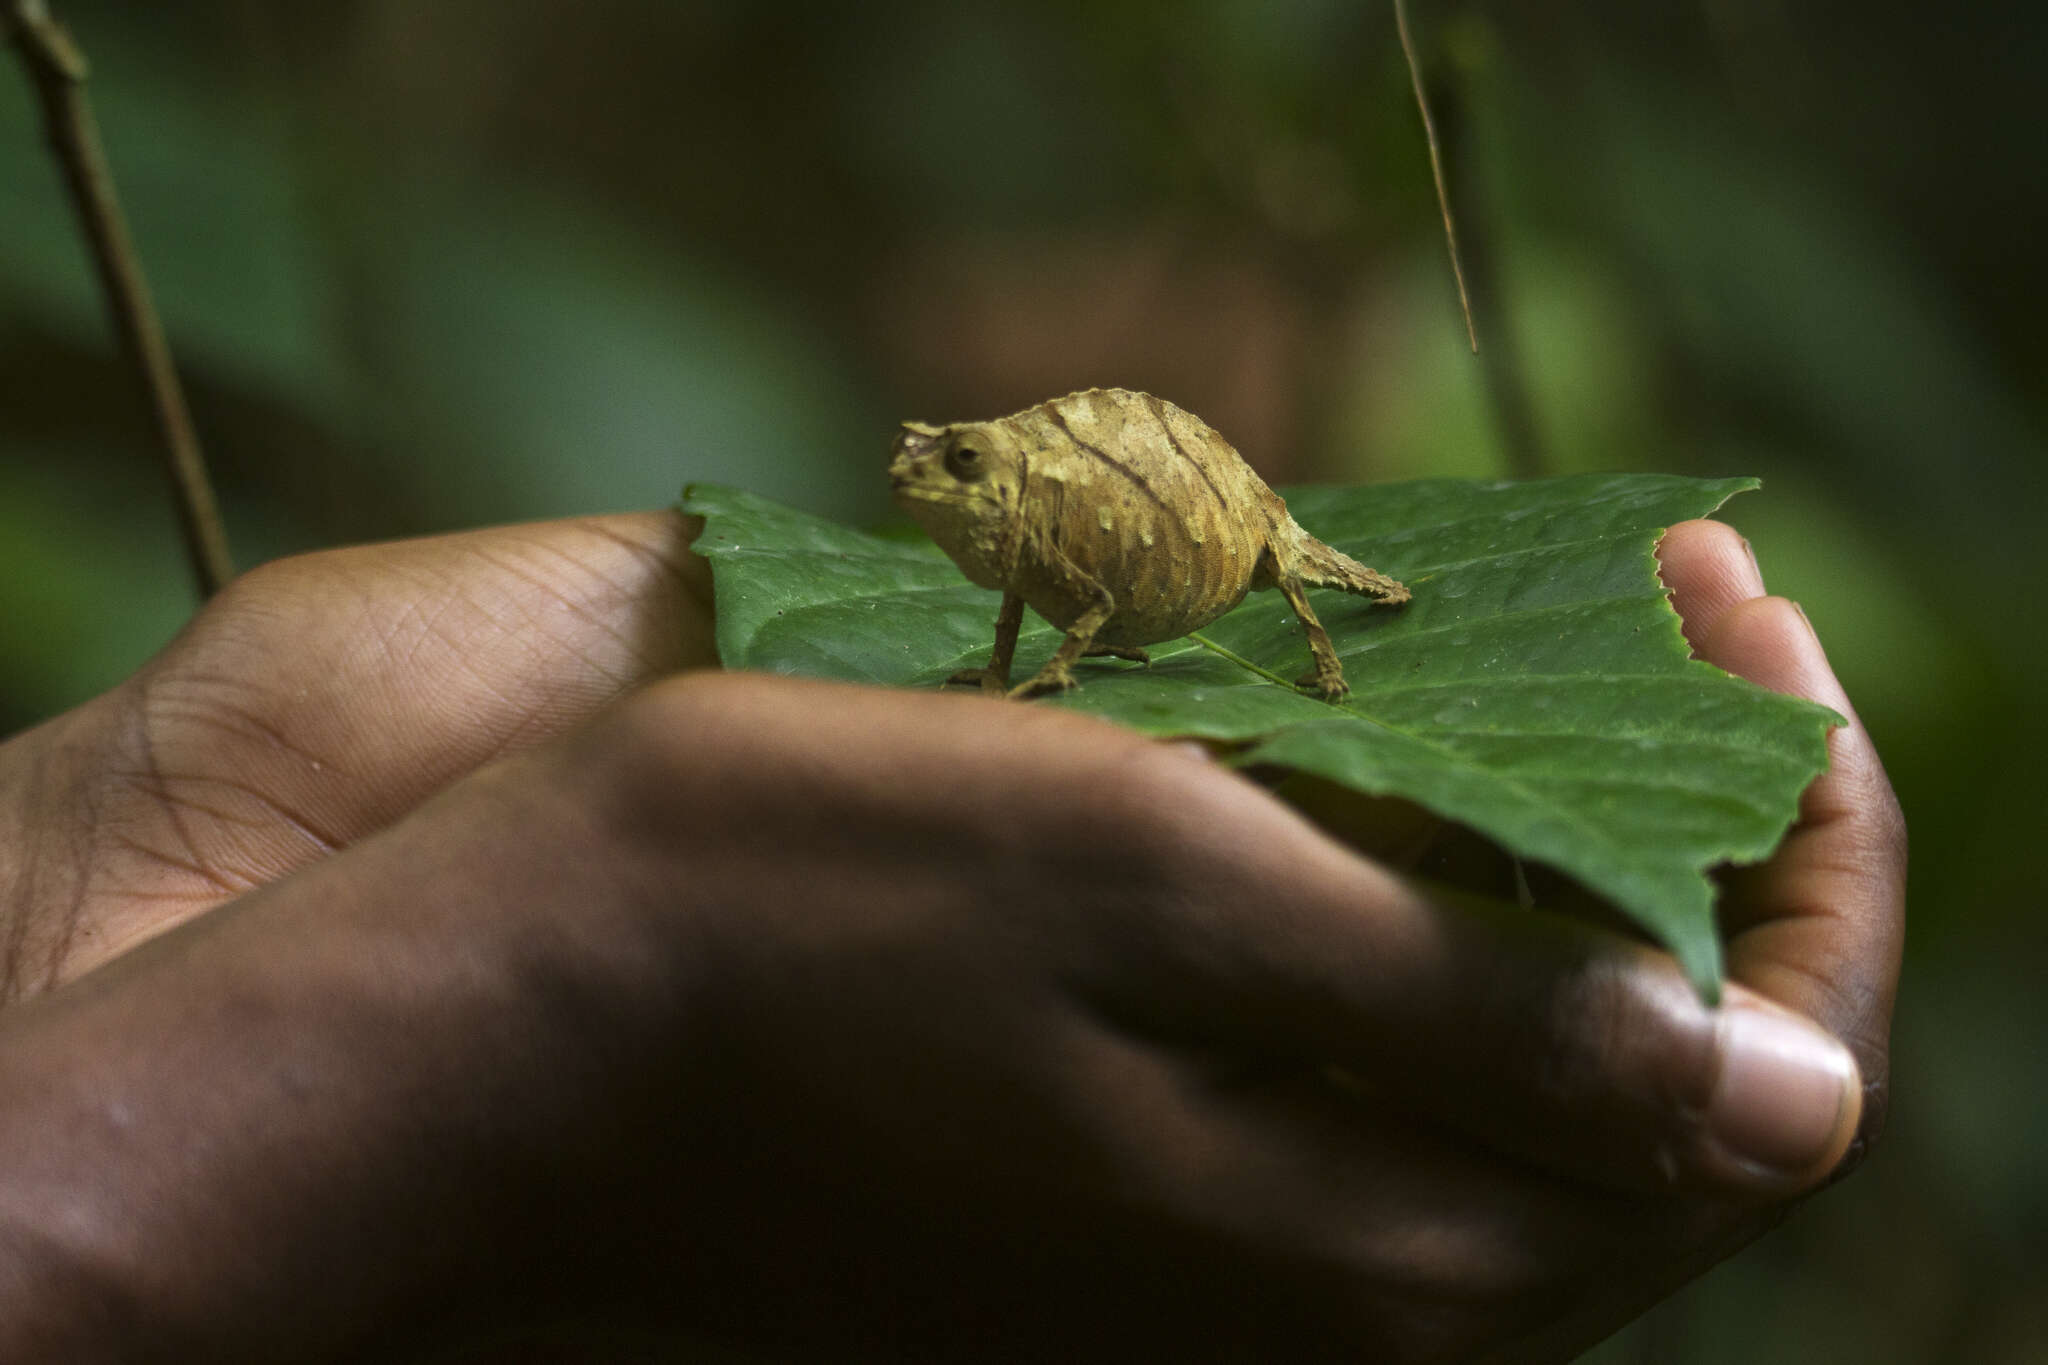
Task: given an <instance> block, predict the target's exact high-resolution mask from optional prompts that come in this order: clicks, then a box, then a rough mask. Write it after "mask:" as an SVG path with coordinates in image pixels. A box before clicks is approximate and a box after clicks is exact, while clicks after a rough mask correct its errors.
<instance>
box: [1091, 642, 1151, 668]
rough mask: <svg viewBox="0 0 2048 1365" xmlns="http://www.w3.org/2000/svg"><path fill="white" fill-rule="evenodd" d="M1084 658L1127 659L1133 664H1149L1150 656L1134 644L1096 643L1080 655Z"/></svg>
mask: <svg viewBox="0 0 2048 1365" xmlns="http://www.w3.org/2000/svg"><path fill="white" fill-rule="evenodd" d="M1081 657H1082V658H1084V659H1129V660H1130V661H1131V662H1132V663H1134V664H1149V663H1151V662H1152V656H1151V655H1150V654H1148V653H1146V652H1145V651H1144V650H1142V649H1139V648H1138V647H1137V646H1136V645H1096V646H1094V647H1093V648H1091V649H1089V650H1088V652H1087V653H1085V654H1083V655H1082V656H1081Z"/></svg>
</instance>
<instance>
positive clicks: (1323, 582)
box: [1295, 527, 1408, 605]
mask: <svg viewBox="0 0 2048 1365" xmlns="http://www.w3.org/2000/svg"><path fill="white" fill-rule="evenodd" d="M1295 529H1296V533H1297V534H1298V535H1299V536H1300V540H1299V541H1298V542H1297V543H1296V544H1297V558H1296V560H1295V562H1296V564H1297V565H1298V569H1297V572H1299V573H1300V575H1301V581H1302V582H1304V583H1308V584H1311V585H1313V586H1315V587H1318V588H1339V589H1342V590H1343V591H1345V592H1350V593H1357V594H1358V595H1359V596H1360V597H1370V598H1372V599H1374V600H1375V601H1379V602H1385V603H1388V604H1389V605H1395V604H1398V603H1402V602H1406V601H1407V600H1408V589H1407V588H1405V587H1403V586H1402V585H1401V584H1399V583H1397V582H1395V581H1394V580H1393V579H1391V578H1389V577H1387V576H1386V575H1385V574H1383V573H1381V572H1380V571H1379V570H1378V569H1368V568H1367V567H1366V566H1365V565H1363V564H1361V563H1359V562H1358V561H1357V560H1355V559H1353V558H1352V557H1351V556H1350V555H1347V554H1345V553H1344V552H1343V551H1342V550H1338V549H1334V548H1332V547H1331V546H1328V545H1325V544H1323V542H1322V541H1320V540H1317V539H1316V538H1315V537H1314V536H1312V535H1310V534H1309V533H1308V532H1306V531H1303V530H1301V529H1300V528H1299V527H1297V528H1295Z"/></svg>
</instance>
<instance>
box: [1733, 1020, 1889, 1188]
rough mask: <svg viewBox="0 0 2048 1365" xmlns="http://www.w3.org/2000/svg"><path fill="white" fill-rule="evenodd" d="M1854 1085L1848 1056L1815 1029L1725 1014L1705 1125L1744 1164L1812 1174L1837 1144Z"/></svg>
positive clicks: (1854, 1092) (1853, 1070) (1855, 1080)
mask: <svg viewBox="0 0 2048 1365" xmlns="http://www.w3.org/2000/svg"><path fill="white" fill-rule="evenodd" d="M1859 1084H1860V1082H1859V1080H1858V1077H1857V1071H1856V1062H1855V1059H1854V1058H1852V1057H1851V1056H1850V1055H1849V1050H1848V1049H1847V1048H1845V1047H1843V1046H1842V1045H1841V1044H1840V1043H1838V1042H1836V1041H1835V1040H1834V1039H1833V1038H1830V1037H1829V1036H1828V1035H1827V1034H1825V1033H1822V1032H1821V1031H1820V1030H1819V1029H1817V1028H1814V1027H1813V1026H1812V1025H1810V1024H1806V1023H1803V1022H1801V1021H1799V1020H1797V1019H1788V1018H1786V1017H1784V1016H1782V1015H1777V1014H1768V1013H1765V1012H1763V1011H1761V1010H1751V1009H1731V1010H1728V1011H1727V1012H1725V1013H1724V1014H1723V1015H1722V1016H1721V1074H1720V1076H1719V1077H1718V1078H1717V1079H1716V1081H1715V1083H1714V1093H1713V1096H1712V1097H1711V1098H1710V1099H1709V1100H1708V1101H1707V1126H1708V1127H1709V1129H1711V1130H1712V1132H1713V1134H1714V1136H1715V1137H1716V1138H1717V1139H1719V1141H1720V1143H1721V1146H1722V1147H1723V1148H1724V1149H1725V1150H1726V1151H1727V1152H1728V1153H1729V1154H1730V1155H1731V1156H1733V1157H1735V1158H1737V1159H1738V1160H1740V1161H1742V1162H1743V1163H1745V1164H1747V1165H1750V1166H1756V1167H1762V1168H1764V1169H1765V1170H1766V1171H1770V1172H1773V1173H1781V1174H1786V1175H1798V1174H1803V1173H1807V1172H1811V1171H1812V1170H1813V1169H1814V1168H1815V1167H1816V1166H1818V1165H1819V1164H1820V1163H1821V1161H1823V1160H1824V1159H1826V1158H1827V1156H1828V1155H1829V1154H1830V1152H1832V1151H1833V1150H1834V1148H1835V1147H1836V1146H1837V1145H1838V1144H1839V1143H1840V1142H1841V1138H1842V1132H1841V1130H1842V1127H1843V1123H1844V1120H1845V1118H1846V1117H1847V1116H1848V1114H1849V1110H1850V1107H1851V1106H1852V1105H1853V1104H1854V1103H1855V1101H1856V1097H1857V1094H1858V1090H1857V1086H1858V1085H1859Z"/></svg>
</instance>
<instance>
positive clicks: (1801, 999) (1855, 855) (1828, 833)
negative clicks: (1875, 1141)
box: [1704, 597, 1906, 1140]
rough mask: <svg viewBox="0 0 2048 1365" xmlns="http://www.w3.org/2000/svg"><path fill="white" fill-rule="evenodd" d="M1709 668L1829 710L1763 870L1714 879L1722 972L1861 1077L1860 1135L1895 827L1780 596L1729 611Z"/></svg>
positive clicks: (1879, 1066)
mask: <svg viewBox="0 0 2048 1365" xmlns="http://www.w3.org/2000/svg"><path fill="white" fill-rule="evenodd" d="M1704 657H1706V658H1707V659H1708V660H1709V661H1710V662H1713V663H1715V664H1718V665H1719V666H1721V667H1723V668H1726V669H1728V670H1729V671H1730V672H1733V673H1736V674H1739V675H1741V676H1743V677H1746V678H1749V679H1750V680H1752V681H1754V682H1757V683H1760V684H1762V685H1763V686H1765V687H1769V688H1771V689H1773V690H1774V691H1779V692H1786V693H1790V694H1792V695H1794V696H1801V697H1806V698H1808V699H1810V700H1813V701H1818V702H1821V703H1823V704H1824V705H1827V706H1830V707H1833V708H1834V709H1835V710H1836V711H1838V712H1840V713H1841V714H1842V715H1843V716H1844V717H1845V718H1846V719H1847V721H1848V723H1847V724H1846V725H1843V726H1840V727H1838V728H1836V729H1835V730H1833V731H1831V732H1830V733H1829V735H1828V760H1829V762H1828V770H1827V771H1826V772H1825V773H1823V774H1822V775H1821V776H1820V777H1819V778H1817V779H1816V780H1815V781H1814V782H1813V784H1812V785H1811V786H1809V787H1808V788H1807V789H1806V791H1805V793H1804V794H1803V796H1802V797H1801V798H1800V803H1799V817H1798V820H1797V822H1796V823H1795V824H1794V825H1793V827H1792V830H1791V832H1790V833H1789V834H1788V835H1787V836H1786V838H1785V841H1784V843H1783V844H1782V845H1781V846H1780V847H1779V849H1778V851H1777V853H1776V854H1775V855H1774V856H1773V857H1772V858H1771V859H1770V861H1769V862H1767V863H1764V864H1761V865H1759V866H1757V867H1754V868H1746V869H1741V870H1738V871H1736V872H1734V873H1733V874H1731V875H1730V876H1729V877H1728V878H1727V879H1726V886H1725V893H1724V897H1723V901H1724V912H1725V918H1726V922H1727V924H1728V926H1729V929H1730V932H1731V937H1730V941H1729V972H1730V975H1731V976H1732V977H1733V978H1734V979H1735V980H1738V981H1741V982H1743V983H1744V984H1746V985H1749V986H1751V987H1753V988H1754V989H1756V990H1757V991H1759V992H1760V993H1762V994H1764V995H1766V996H1769V997H1770V998H1771V999H1773V1000H1776V1001H1779V1002H1781V1003H1783V1004H1785V1005H1786V1006H1788V1007H1790V1008H1792V1009H1794V1010H1797V1011H1799V1012H1800V1013H1802V1014H1806V1015H1808V1016H1809V1017H1811V1018H1813V1019H1815V1020H1817V1021H1819V1022H1820V1023H1821V1024H1823V1025H1824V1026H1826V1027H1827V1028H1828V1029H1830V1030H1832V1031H1833V1032H1835V1033H1836V1034H1837V1035H1839V1036H1840V1037H1842V1038H1843V1039H1845V1040H1846V1041H1847V1042H1848V1043H1849V1045H1850V1047H1851V1049H1852V1050H1853V1051H1854V1052H1855V1054H1856V1057H1857V1061H1858V1063H1859V1064H1860V1066H1861V1067H1862V1069H1863V1077H1864V1081H1865V1084H1866V1086H1867V1087H1868V1091H1867V1093H1866V1096H1865V1131H1864V1137H1865V1139H1866V1140H1867V1139H1868V1138H1870V1137H1873V1136H1874V1135H1875V1133H1876V1131H1877V1128H1878V1127H1879V1126H1880V1125H1881V1123H1882V1120H1883V1114H1884V1108H1885V1097H1886V1093H1887V1082H1888V1077H1889V1067H1888V1061H1887V1052H1888V1036H1889V1030H1890V1019H1891V1014H1892V1004H1893V997H1894V992H1895V990H1896V987H1897V982H1898V972H1899V958H1900V952H1901V949H1902V945H1903V939H1904V928H1905V887H1906V827H1905V820H1904V817H1903V816H1902V815H1901V813H1900V810H1899V804H1898V798H1897V797H1896V796H1895V795H1894V794H1893V792H1892V788H1891V783H1890V782H1889V781H1888V780H1887V779H1886V777H1885V773H1884V766H1883V764H1882V763H1881V762H1879V760H1878V756H1877V750H1876V748H1875V747H1874V746H1873V745H1872V744H1871V741H1870V735H1869V733H1868V732H1867V731H1866V730H1865V729H1864V728H1863V724H1862V722H1861V721H1860V720H1858V719H1857V717H1856V712H1855V709H1854V708H1853V707H1852V706H1851V705H1850V704H1849V699H1848V697H1847V696H1846V695H1845V694H1844V692H1843V690H1842V687H1841V684H1840V683H1839V682H1837V681H1836V679H1835V675H1834V672H1833V670H1832V669H1831V668H1829V666H1828V661H1827V656H1826V654H1825V653H1824V652H1823V651H1822V649H1821V645H1820V641H1819V639H1818V638H1817V637H1816V636H1815V634H1814V632H1813V628H1812V626H1811V625H1810V624H1808V622H1807V620H1806V616H1805V614H1804V613H1803V612H1801V611H1800V610H1799V609H1798V608H1797V607H1796V606H1794V605H1793V604H1792V603H1790V602H1788V601H1786V600H1785V599H1783V598H1778V597H1770V598H1757V599H1753V600H1751V601H1747V602H1743V603H1739V604H1737V605H1736V606H1734V607H1731V608H1730V609H1729V610H1727V611H1726V612H1724V613H1723V614H1722V615H1721V616H1720V617H1719V618H1717V620H1716V621H1715V623H1714V627H1713V630H1712V632H1711V633H1710V634H1709V636H1708V637H1707V640H1706V648H1705V654H1704Z"/></svg>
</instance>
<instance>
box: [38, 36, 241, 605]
mask: <svg viewBox="0 0 2048 1365" xmlns="http://www.w3.org/2000/svg"><path fill="white" fill-rule="evenodd" d="M6 23H7V29H8V36H9V37H10V38H11V39H12V40H13V42H14V45H15V47H16V49H17V50H18V51H19V52H20V53H21V59H22V65H23V66H24V67H26V68H27V70H28V74H29V80H30V82H31V83H32V84H33V85H34V86H35V90H36V95H37V97H38V98H39V99H40V101H41V103H42V106H43V123H44V128H45V130H46V132H47V133H48V135H49V139H50V145H51V147H52V148H53V149H54V150H55V151H56V154H57V160H58V162H59V164H60V165H61V166H62V167H63V169H64V179H65V182H66V183H67V185H68V186H69V188H70V191H71V201H72V206H73V208H75V209H76V210H77V213H78V219H79V224H80V226H81V227H83V229H84V230H85V235H86V239H87V241H88V242H89V243H90V244H91V248H92V258H93V265H94V267H95V268H96V270H97V272H98V274H99V281H100V291H101V293H102V295H103V296H104V297H105V299H106V303H107V311H108V313H109V314H110V315H111V316H112V319H113V323H114V330H115V332H116V333H117V334H118V335H119V337H120V339H121V345H122V349H124V350H125V351H126V352H127V353H128V357H129V359H130V361H131V362H133V364H134V366H135V368H136V372H137V373H138V374H139V375H140V376H141V378H142V382H143V387H144V388H145V390H147V392H148V395H149V404H150V410H151V412H152V414H153V415H154V417H155V419H156V429H157V434H158V436H159V437H160V438H161V439H162V441H163V447H164V457H165V461H166V464H167V466H168V469H169V473H170V477H171V487H172V492H173V496H174V501H175V502H176V504H177V508H178V521H179V526H180V529H181V530H182V531H183V532H184V536H185V550H186V553H187V555H188V556H189V557H190V559H191V562H192V570H193V573H194V575H195V576H196V577H197V578H198V580H199V591H200V595H201V596H203V597H210V596H212V595H213V593H214V592H216V591H217V590H218V589H219V588H220V586H221V584H223V583H225V582H227V580H228V579H229V578H230V577H232V576H233V574H234V566H233V563H232V562H231V561H230V559H229V557H228V543H227V533H226V531H225V530H224V529H223V528H222V525H221V519H220V508H219V505H218V504H217V503H216V502H215V500H214V496H213V487H212V485H211V484H210V483H209V482H208V480H207V476H206V461H205V459H204V457H203V456H202V455H201V454H200V451H199V440H198V438H197V437H196V436H195V435H194V434H193V430H192V416H191V413H190V412H189V411H188V410H187V408H186V406H185V395H184V392H183V391H182V390H181V389H180V388H179V386H178V374H177V370H176V368H175V367H174V366H173V365H172V364H171V352H170V347H169V346H168V345H167V344H166V343H165V341H164V333H163V327H162V325H161V324H160V323H159V322H158V321H157V315H156V308H155V306H154V305H153V304H152V303H151V302H150V297H149V283H148V281H147V280H146V279H145V278H144V277H143V273H142V264H141V261H140V260H139V259H138V258H137V257H136V254H135V246H134V243H133V242H132V241H131V240H130V238H129V236H128V227H127V224H126V223H125V222H124V221H123V219H122V217H121V206H120V204H119V202H118V201H117V200H116V199H115V197H114V179H113V175H112V173H111V172H110V171H109V170H108V168H107V158H106V153H105V152H104V151H103V150H102V148H101V146H100V139H99V130H98V127H97V125H96V123H95V122H94V119H93V116H92V106H91V105H90V104H89V103H88V102H87V100H86V97H85V78H86V70H87V68H86V62H85V56H84V54H83V53H81V52H80V51H79V50H78V46H77V44H75V43H73V42H72V40H71V35H70V34H69V33H67V32H65V30H64V27H63V26H62V25H61V24H59V23H58V22H57V21H56V20H55V19H54V18H52V17H51V15H50V12H49V9H48V7H47V6H46V5H45V4H44V2H43V0H13V3H12V5H11V7H10V11H9V13H8V14H7V16H6Z"/></svg>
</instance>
